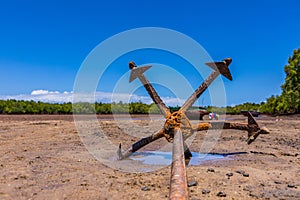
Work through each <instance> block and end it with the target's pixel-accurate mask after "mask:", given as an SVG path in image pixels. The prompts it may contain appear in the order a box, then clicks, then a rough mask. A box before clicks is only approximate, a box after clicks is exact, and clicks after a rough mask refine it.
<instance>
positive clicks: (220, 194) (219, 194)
mask: <svg viewBox="0 0 300 200" xmlns="http://www.w3.org/2000/svg"><path fill="white" fill-rule="evenodd" d="M217 196H218V197H226V193H225V192H218V194H217Z"/></svg>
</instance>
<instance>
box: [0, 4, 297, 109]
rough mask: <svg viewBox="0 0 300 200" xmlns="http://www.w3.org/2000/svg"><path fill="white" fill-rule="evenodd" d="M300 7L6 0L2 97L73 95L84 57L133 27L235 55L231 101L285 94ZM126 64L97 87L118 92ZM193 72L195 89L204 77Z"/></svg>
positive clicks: (0, 13)
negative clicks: (34, 93)
mask: <svg viewBox="0 0 300 200" xmlns="http://www.w3.org/2000/svg"><path fill="white" fill-rule="evenodd" d="M299 7H300V2H299V1H297V0H286V1H280V0H272V1H266V0H252V1H222V0H220V1H196V0H195V1H174V0H173V1H167V0H166V1H158V0H153V1H135V0H132V1H121V0H119V1H116V0H110V1H32V0H28V1H14V0H12V1H2V2H1V6H0V27H1V28H0V69H1V79H0V96H1V98H8V97H9V98H14V97H16V98H25V99H26V98H29V97H30V95H31V93H32V91H38V90H43V91H42V92H41V93H40V95H45V94H47V95H49V94H50V95H56V94H57V95H58V94H63V93H64V92H66V93H65V94H68V95H70V92H72V90H73V85H74V81H75V78H76V74H77V72H78V70H79V68H80V66H81V64H82V62H83V61H84V59H85V58H86V56H87V55H88V54H89V53H90V52H91V51H92V50H93V49H94V48H95V47H96V46H97V45H98V44H99V43H100V42H102V41H104V40H105V39H107V38H109V37H111V36H113V35H115V34H118V33H120V32H123V31H126V30H129V29H134V28H140V27H163V28H168V29H173V30H175V31H179V32H181V33H183V34H186V35H188V36H189V37H191V38H193V39H194V40H196V41H197V42H198V43H199V44H201V45H202V46H203V47H204V48H205V50H206V51H207V52H208V53H209V55H210V56H211V57H212V58H213V59H214V60H222V59H223V58H226V57H231V58H232V59H233V62H232V64H231V66H230V69H231V73H232V76H233V81H232V82H229V81H224V82H225V89H226V94H227V104H228V105H232V104H239V103H244V102H256V103H259V102H261V101H264V100H265V99H266V98H268V97H269V96H271V95H272V94H275V95H276V94H280V92H281V90H280V86H281V85H282V83H283V82H284V78H285V74H284V71H283V67H284V65H285V64H287V59H288V57H289V56H290V55H291V54H292V52H293V50H294V49H296V48H299V47H300V37H299V33H300V26H299V20H300V18H299ZM150 53H151V52H150ZM143 55H144V54H143ZM154 55H155V54H152V57H151V56H150V57H149V58H151V59H152V58H153V57H154ZM146 56H147V55H146ZM133 57H134V56H133ZM164 58H165V59H167V58H169V57H168V56H164ZM151 59H148V60H147V59H145V60H143V59H141V60H137V64H139V62H140V63H142V62H145V61H147V62H151ZM120 60H122V59H120ZM123 60H124V62H125V61H126V63H125V64H124V66H125V67H127V60H126V59H123ZM155 62H156V61H155ZM119 63H120V62H119ZM171 63H172V62H171ZM124 69H125V68H124ZM177 69H178V70H181V71H185V70H186V73H187V76H189V72H190V74H191V73H192V72H193V71H189V68H188V67H185V66H182V69H179V68H177ZM126 71H127V68H126V70H120V68H118V67H117V66H116V65H112V66H111V67H110V68H109V70H108V71H107V73H105V77H103V81H106V82H105V83H104V84H102V83H101V85H99V87H98V89H99V92H106V93H110V92H112V85H114V83H115V81H117V80H118V78H120V77H121V76H122V75H123V73H125V72H126ZM187 78H190V81H191V85H192V87H193V88H196V87H197V86H198V85H199V84H200V83H201V80H199V82H198V81H197V80H196V78H193V77H187ZM109 81H111V82H109ZM158 92H159V93H160V94H161V95H162V96H164V97H167V96H168V95H169V93H168V91H167V90H166V89H163V88H159V87H158ZM99 94H100V93H99ZM101 94H103V93H101ZM141 95H146V94H143V93H141ZM31 96H32V95H31ZM202 101H204V100H202ZM208 102H209V101H208V100H207V99H205V103H208Z"/></svg>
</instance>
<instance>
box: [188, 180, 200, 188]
mask: <svg viewBox="0 0 300 200" xmlns="http://www.w3.org/2000/svg"><path fill="white" fill-rule="evenodd" d="M197 185H198V182H197V181H189V182H188V187H193V186H197Z"/></svg>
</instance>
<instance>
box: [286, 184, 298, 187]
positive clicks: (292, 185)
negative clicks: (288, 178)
mask: <svg viewBox="0 0 300 200" xmlns="http://www.w3.org/2000/svg"><path fill="white" fill-rule="evenodd" d="M287 186H288V187H289V188H297V187H296V186H295V185H294V184H288V185H287Z"/></svg>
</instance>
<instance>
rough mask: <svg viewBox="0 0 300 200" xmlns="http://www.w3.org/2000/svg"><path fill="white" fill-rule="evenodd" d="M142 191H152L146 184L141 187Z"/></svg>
mask: <svg viewBox="0 0 300 200" xmlns="http://www.w3.org/2000/svg"><path fill="white" fill-rule="evenodd" d="M141 190H142V191H150V188H148V187H147V186H144V187H142V188H141Z"/></svg>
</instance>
